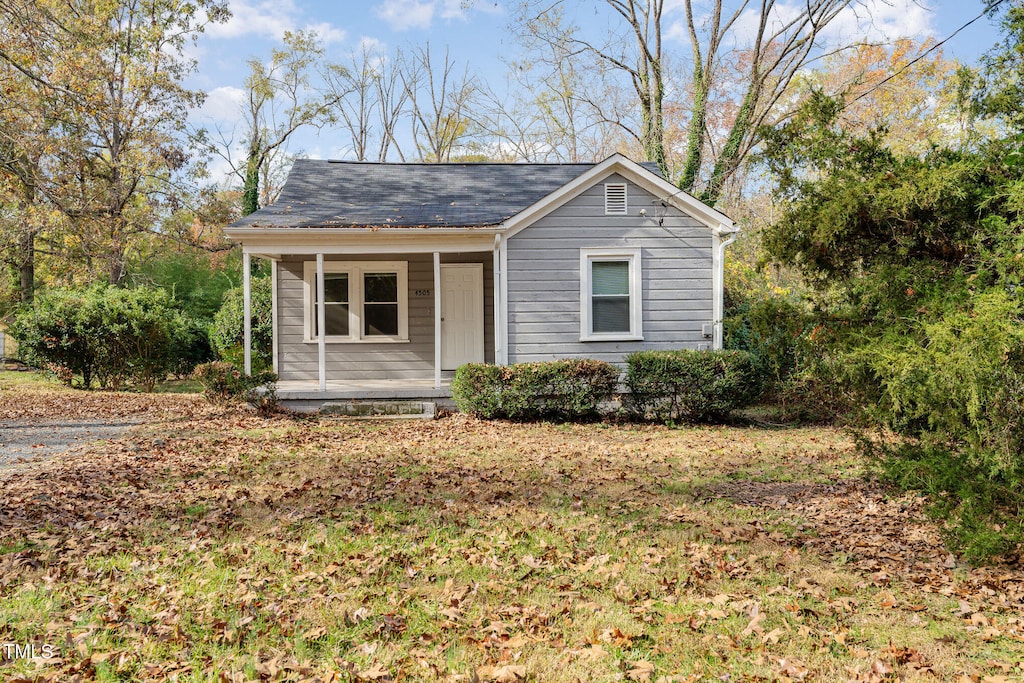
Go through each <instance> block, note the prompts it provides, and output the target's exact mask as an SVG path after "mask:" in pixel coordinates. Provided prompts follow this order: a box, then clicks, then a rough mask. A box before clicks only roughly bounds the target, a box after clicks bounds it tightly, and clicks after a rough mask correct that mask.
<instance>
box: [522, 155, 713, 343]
mask: <svg viewBox="0 0 1024 683" xmlns="http://www.w3.org/2000/svg"><path fill="white" fill-rule="evenodd" d="M605 182H626V181H625V179H623V178H622V177H621V176H618V175H613V176H610V177H609V178H607V179H606V180H605V181H601V182H599V183H596V184H595V185H594V186H593V187H592V188H590V189H589V190H587V191H586V192H584V193H583V194H581V195H580V196H578V197H576V198H575V199H573V200H571V201H570V202H568V203H566V204H565V205H564V206H562V207H560V208H558V209H557V210H555V211H553V212H551V213H550V214H548V215H547V216H545V217H543V218H541V219H540V220H538V221H537V222H536V223H534V224H533V225H531V226H530V227H528V228H525V229H524V230H522V231H521V232H519V233H518V234H516V235H514V236H512V237H511V238H509V240H508V319H509V320H508V323H509V324H508V336H509V339H508V347H509V362H510V363H520V362H527V361H539V360H551V359H555V358H565V357H586V358H598V359H602V360H607V361H610V362H613V363H619V362H622V360H623V357H624V356H625V354H627V353H631V352H633V351H639V350H645V349H680V348H691V349H696V348H698V346H705V345H706V346H710V344H711V340H710V339H705V338H704V336H703V329H702V328H703V326H704V325H706V324H709V323H711V322H712V318H713V310H712V305H713V304H712V277H711V275H712V273H711V268H712V237H711V232H710V230H708V228H707V227H706V226H704V225H703V224H702V223H700V222H698V221H697V220H696V219H694V218H692V217H690V216H688V215H686V214H684V213H682V212H680V211H678V210H676V209H674V208H671V207H670V208H668V209H665V208H664V207H662V205H661V201H660V199H658V198H655V197H653V196H652V195H650V194H649V193H647V192H646V191H645V190H643V189H641V188H639V187H637V186H635V185H633V184H632V183H628V182H627V204H628V211H627V214H626V215H617V216H616V215H612V216H609V215H605V212H604V184H605ZM640 209H646V210H647V218H641V217H640V215H639V213H640ZM666 212H667V213H666ZM662 214H665V218H664V224H663V226H659V225H658V224H657V222H656V220H655V217H656V216H660V215H662ZM581 247H601V248H624V247H630V248H636V247H639V248H640V249H641V254H640V260H641V268H642V288H643V293H642V299H641V301H642V310H643V341H621V342H613V341H588V342H581V341H580V248H581Z"/></svg>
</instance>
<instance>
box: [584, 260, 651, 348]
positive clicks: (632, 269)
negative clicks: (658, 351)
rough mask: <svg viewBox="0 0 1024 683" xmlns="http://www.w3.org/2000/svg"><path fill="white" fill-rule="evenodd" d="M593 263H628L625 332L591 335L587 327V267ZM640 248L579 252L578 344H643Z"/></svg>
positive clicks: (589, 307) (590, 289) (589, 290)
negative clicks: (593, 342)
mask: <svg viewBox="0 0 1024 683" xmlns="http://www.w3.org/2000/svg"><path fill="white" fill-rule="evenodd" d="M594 261H628V262H629V328H630V329H629V332H599V333H594V332H593V327H592V324H591V320H590V318H591V312H592V311H593V310H594V309H593V306H592V304H591V296H592V294H593V291H594V290H593V287H592V282H591V268H590V264H591V263H593V262H594ZM642 273H643V269H642V264H641V262H640V248H639V247H636V248H627V249H606V248H598V247H583V248H581V249H580V341H581V342H589V341H643V338H644V335H643V280H642Z"/></svg>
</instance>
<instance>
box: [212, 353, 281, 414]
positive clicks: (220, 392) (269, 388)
mask: <svg viewBox="0 0 1024 683" xmlns="http://www.w3.org/2000/svg"><path fill="white" fill-rule="evenodd" d="M192 377H193V378H194V379H195V380H196V381H197V382H199V383H200V384H201V385H202V386H203V396H204V397H206V400H208V401H209V402H210V403H213V404H214V405H227V404H229V403H241V402H244V403H248V404H249V405H251V406H253V407H254V408H256V410H257V412H259V413H260V414H261V415H268V414H271V413H274V412H276V411H277V408H278V399H277V389H276V387H275V386H274V385H275V383H276V382H277V375H275V374H274V373H273V372H256V373H253V374H252V375H245V374H244V373H243V372H241V371H240V370H239V369H238V368H236V367H235V366H234V365H232V364H231V363H226V362H223V361H220V362H213V363H203V364H202V365H198V366H196V369H195V371H194V372H193V373H192Z"/></svg>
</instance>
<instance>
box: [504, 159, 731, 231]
mask: <svg viewBox="0 0 1024 683" xmlns="http://www.w3.org/2000/svg"><path fill="white" fill-rule="evenodd" d="M613 173H618V174H619V175H621V176H622V177H623V178H626V179H627V180H629V181H631V182H632V183H634V184H635V185H637V186H638V187H640V188H642V189H644V190H646V191H647V192H649V193H651V194H652V195H654V196H655V197H658V198H659V199H662V200H664V201H665V202H668V203H669V204H671V205H672V206H674V207H675V208H677V209H679V210H680V211H683V212H684V213H687V214H689V215H690V216H693V217H694V218H696V219H697V220H698V221H700V222H701V223H703V224H704V225H706V226H707V227H708V228H709V229H710V230H712V231H715V232H716V233H718V232H724V233H728V232H733V231H734V230H735V228H734V227H733V222H732V219H731V218H729V217H728V216H726V215H725V214H723V213H721V212H720V211H716V210H715V209H713V208H711V207H710V206H708V205H707V204H705V203H704V202H702V201H700V200H699V199H697V198H696V197H694V196H693V195H691V194H689V193H687V192H685V191H683V190H680V189H679V188H678V187H676V186H675V185H673V184H672V183H670V182H668V181H667V180H665V179H664V178H662V177H661V176H659V175H657V174H655V173H652V172H651V171H648V170H647V169H646V168H644V167H643V166H641V165H640V164H638V163H636V162H635V161H632V160H630V159H628V158H626V157H624V156H622V155H621V154H613V155H612V156H610V157H608V158H607V159H605V160H604V161H602V162H601V163H599V164H597V165H596V166H594V167H593V168H591V169H590V170H588V171H586V172H585V173H583V174H582V175H579V176H577V177H576V178H575V179H573V180H571V181H569V182H568V183H566V184H565V185H563V186H562V187H560V188H558V189H557V190H555V191H554V192H552V193H551V194H549V195H548V196H546V197H544V198H543V199H541V200H539V201H537V202H535V203H534V204H532V205H531V206H528V207H527V208H525V209H523V210H522V211H520V212H519V213H517V214H516V215H515V216H512V217H511V218H509V219H508V220H507V221H505V223H504V224H503V227H504V229H505V236H506V237H512V236H513V235H515V234H516V233H517V232H519V231H520V230H523V229H524V228H526V227H528V226H530V225H532V224H533V223H535V222H537V220H539V219H540V218H542V217H544V216H545V215H547V214H549V213H551V212H552V211H554V210H555V209H557V208H558V207H560V206H562V205H563V204H565V203H566V202H568V201H570V200H572V199H574V198H576V197H578V196H579V195H581V194H583V193H584V192H585V191H587V190H589V189H590V188H591V187H593V186H594V185H596V184H597V183H599V182H601V181H602V180H604V179H605V178H607V177H608V176H610V175H612V174H613Z"/></svg>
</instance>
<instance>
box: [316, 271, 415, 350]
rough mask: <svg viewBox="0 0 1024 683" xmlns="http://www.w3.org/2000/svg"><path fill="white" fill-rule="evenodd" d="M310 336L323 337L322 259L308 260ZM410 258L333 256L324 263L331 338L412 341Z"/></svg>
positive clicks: (326, 321) (326, 320) (328, 328)
mask: <svg viewBox="0 0 1024 683" xmlns="http://www.w3.org/2000/svg"><path fill="white" fill-rule="evenodd" d="M304 283H305V297H306V307H305V308H306V311H305V329H306V341H307V342H312V341H316V340H317V339H318V338H319V335H320V330H319V325H318V324H317V293H316V262H314V261H307V262H306V263H305V264H304ZM407 290H408V263H407V262H405V261H355V262H353V261H328V262H326V263H325V264H324V319H325V322H324V327H325V329H326V332H327V334H326V340H325V341H327V342H328V343H336V342H360V341H364V342H373V341H387V342H392V341H398V342H404V341H408V340H409V332H408V315H409V314H408V294H409V293H408V291H407Z"/></svg>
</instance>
